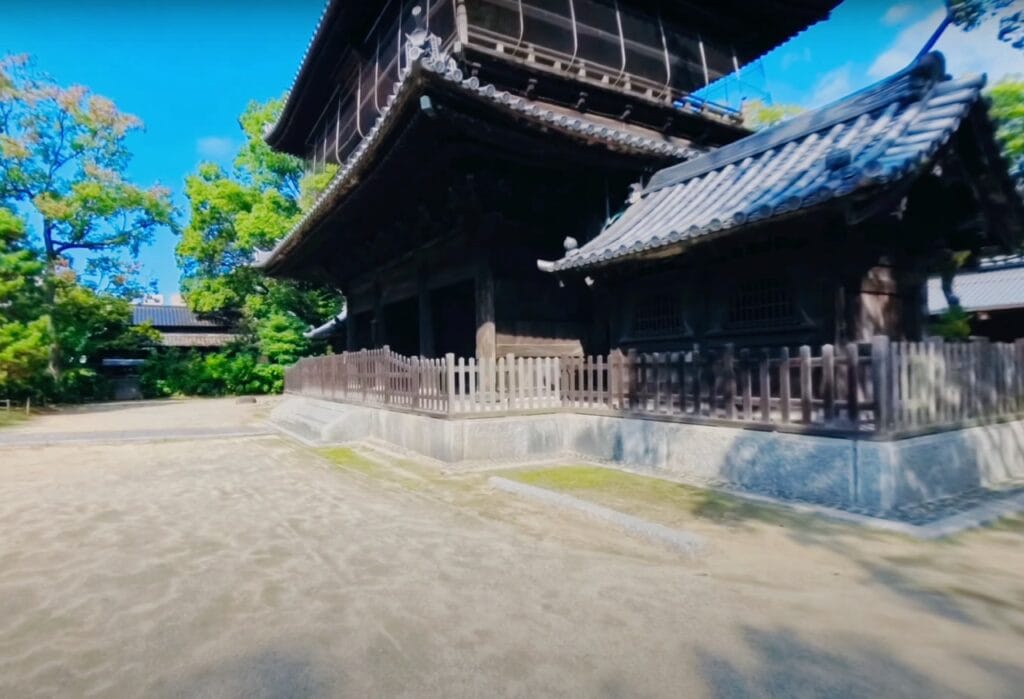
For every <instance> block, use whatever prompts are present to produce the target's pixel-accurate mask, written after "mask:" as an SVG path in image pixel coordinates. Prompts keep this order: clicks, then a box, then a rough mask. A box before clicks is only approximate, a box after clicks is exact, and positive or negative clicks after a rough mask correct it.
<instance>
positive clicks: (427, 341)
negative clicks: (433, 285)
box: [416, 269, 434, 357]
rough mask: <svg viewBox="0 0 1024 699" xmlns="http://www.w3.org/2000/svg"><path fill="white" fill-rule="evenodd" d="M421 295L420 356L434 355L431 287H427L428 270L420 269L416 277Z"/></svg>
mask: <svg viewBox="0 0 1024 699" xmlns="http://www.w3.org/2000/svg"><path fill="white" fill-rule="evenodd" d="M416 286H417V295H418V297H419V324H420V325H419V330H420V332H419V337H420V356H422V357H433V356H434V314H433V309H432V308H431V306H430V289H429V288H428V287H427V274H426V270H422V269H421V270H420V272H419V274H418V275H417V279H416Z"/></svg>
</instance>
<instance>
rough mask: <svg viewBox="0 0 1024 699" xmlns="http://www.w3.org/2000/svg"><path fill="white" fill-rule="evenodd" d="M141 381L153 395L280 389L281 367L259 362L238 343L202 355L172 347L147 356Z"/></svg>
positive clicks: (197, 394) (220, 394) (203, 394)
mask: <svg viewBox="0 0 1024 699" xmlns="http://www.w3.org/2000/svg"><path fill="white" fill-rule="evenodd" d="M140 382H141V385H142V392H143V394H144V395H146V396H149V397H155V398H162V397H167V396H176V395H190V396H223V395H237V394H244V395H249V394H261V393H280V392H281V390H282V389H283V388H284V367H282V366H280V365H277V364H265V363H260V362H259V360H258V358H257V357H256V356H255V355H254V354H252V353H251V352H249V351H246V349H245V348H239V347H235V348H230V349H228V350H225V351H221V352H215V353H213V354H205V355H204V354H200V353H199V352H196V351H195V350H190V351H187V352H183V351H180V350H177V349H171V350H166V351H161V352H156V353H154V354H153V355H151V356H150V358H149V359H148V360H147V361H146V363H145V364H144V365H143V367H142V372H141V376H140Z"/></svg>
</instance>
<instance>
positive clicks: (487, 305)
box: [474, 260, 498, 359]
mask: <svg viewBox="0 0 1024 699" xmlns="http://www.w3.org/2000/svg"><path fill="white" fill-rule="evenodd" d="M474 286H475V287H476V356H477V358H479V359H495V357H496V356H497V354H498V337H497V330H496V328H495V325H494V275H493V274H492V272H491V267H490V265H489V264H488V263H487V261H486V260H481V261H480V262H479V263H478V265H477V270H476V284H475V285H474Z"/></svg>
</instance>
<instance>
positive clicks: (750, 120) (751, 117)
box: [743, 99, 804, 131]
mask: <svg viewBox="0 0 1024 699" xmlns="http://www.w3.org/2000/svg"><path fill="white" fill-rule="evenodd" d="M802 111H804V110H803V108H801V107H798V106H796V105H794V104H768V103H766V102H764V101H762V100H758V99H753V100H746V101H745V102H744V103H743V123H744V125H745V126H747V127H749V128H751V129H753V130H754V131H760V130H761V129H767V128H768V127H769V126H774V125H775V124H778V123H779V122H781V121H785V120H786V119H789V118H790V117H793V116H796V115H797V114H799V113H800V112H802Z"/></svg>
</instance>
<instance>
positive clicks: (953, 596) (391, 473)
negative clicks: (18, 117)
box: [0, 401, 1024, 697]
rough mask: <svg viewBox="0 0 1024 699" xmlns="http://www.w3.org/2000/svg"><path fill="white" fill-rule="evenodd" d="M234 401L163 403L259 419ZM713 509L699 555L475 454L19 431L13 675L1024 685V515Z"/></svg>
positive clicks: (898, 692) (53, 686) (39, 691)
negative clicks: (846, 519)
mask: <svg viewBox="0 0 1024 699" xmlns="http://www.w3.org/2000/svg"><path fill="white" fill-rule="evenodd" d="M213 405H215V403H213V402H207V401H201V402H199V403H198V404H196V406H195V407H194V408H193V407H192V405H191V404H186V405H185V406H184V412H186V413H189V414H190V415H191V416H192V417H190V418H188V419H186V417H184V416H183V415H181V414H177V413H175V411H176V410H179V409H181V406H180V405H179V406H176V407H165V408H164V409H163V410H164V412H163V413H161V412H160V410H159V409H158V410H154V411H152V412H149V414H148V415H147V416H146V417H145V420H161V419H163V420H164V422H165V424H172V425H174V426H176V427H177V428H185V427H187V426H188V425H190V424H191V425H192V426H195V423H194V422H189V420H192V419H196V418H197V416H200V415H202V416H205V417H202V418H201V419H202V420H205V421H207V426H212V425H213V424H215V423H214V420H215V419H217V417H218V415H220V416H221V417H223V418H224V420H225V421H226V422H227V423H228V424H251V423H247V422H244V420H249V419H253V420H254V419H256V418H255V417H249V418H240V417H238V416H234V417H231V416H228V417H224V415H225V414H226V413H228V412H229V409H228V408H225V407H224V406H222V407H221V409H220V410H219V411H218V410H216V409H210V408H208V407H207V406H213ZM225 405H227V404H225ZM240 407H241V406H240ZM152 408H153V406H141V407H140V408H138V410H140V411H151V410H152ZM207 410H209V412H203V411H207ZM253 415H255V412H254V413H253ZM89 419H90V420H92V419H94V418H89ZM125 419H130V420H138V421H139V423H140V424H141V422H142V419H140V418H138V416H137V415H133V416H132V417H130V418H129V417H126V418H125ZM238 421H241V422H238ZM73 424H74V420H71V421H70V422H69V423H68V426H69V427H68V428H69V429H72V428H71V425H73ZM94 424H95V423H94ZM92 429H96V427H95V426H93V427H92ZM49 431H52V426H51V427H50V428H49ZM482 480H483V477H480V481H482ZM689 524H691V525H692V526H693V527H694V528H695V529H696V530H699V531H700V533H701V534H702V535H704V536H707V537H708V538H709V539H710V541H711V546H710V550H709V552H708V553H707V554H706V555H705V556H703V557H701V558H698V559H696V560H687V559H685V558H682V557H680V556H676V555H674V554H671V553H669V552H667V551H665V550H662V549H659V548H657V547H655V546H653V545H648V544H645V543H642V542H638V541H637V540H634V539H630V538H628V537H626V536H625V535H622V534H621V533H619V532H617V531H615V530H613V529H611V528H607V527H603V526H600V525H595V524H593V523H591V522H589V521H587V520H583V519H579V518H576V517H574V516H571V515H563V514H560V513H556V512H552V511H550V510H547V509H545V508H543V507H540V506H535V505H532V504H530V503H526V502H520V501H518V500H516V499H515V498H512V497H510V496H505V495H502V494H498V493H491V492H488V491H487V490H486V488H485V486H482V485H481V484H480V482H478V481H477V480H474V479H472V478H469V479H462V480H452V479H448V480H445V479H440V478H438V477H436V475H435V474H431V473H430V471H429V469H426V468H417V467H414V466H412V465H409V464H402V463H398V462H395V463H394V464H392V465H388V464H387V463H385V464H384V465H382V464H381V463H380V462H378V461H373V460H370V461H366V462H355V463H352V464H350V465H348V466H346V467H344V468H340V467H338V466H336V465H334V464H332V463H331V462H330V461H328V460H326V459H324V458H323V457H322V456H320V455H318V454H317V453H315V452H313V451H311V450H309V449H306V448H303V447H300V446H297V445H295V444H293V443H291V442H288V441H285V440H283V439H280V438H277V437H254V438H246V439H224V440H205V441H195V442H191V441H178V442H162V443H154V444H124V445H85V446H82V445H76V446H54V447H46V448H35V449H12V448H7V449H5V450H2V451H0V532H3V535H2V536H0V696H18V697H27V696H103V697H112V696H113V697H117V696H174V697H196V696H217V697H219V696H238V697H254V696H255V697H260V696H265V697H282V696H288V697H318V696H359V697H361V696H410V697H411V696H416V697H419V696H444V697H456V696H530V697H535V696H553V695H557V696H566V695H570V696H641V697H646V696H649V697H660V696H666V697H680V696H685V697H702V696H713V697H734V696H735V697H752V696H779V697H793V696H830V697H835V696H885V697H901V696H908V697H909V696H922V697H924V696H928V697H933V696H996V697H998V696H1006V697H1010V696H1017V695H1018V694H1019V688H1020V687H1021V686H1024V666H1022V663H1021V655H1020V648H1021V647H1022V644H1024V581H1022V577H1024V576H1022V575H1021V571H1024V546H1022V544H1024V534H1022V532H1021V531H1020V529H1013V528H1009V529H1002V530H1000V529H993V530H988V531H984V532H976V533H974V534H971V535H967V536H965V537H962V538H961V539H958V540H957V541H955V542H942V543H929V544H924V543H918V542H908V541H903V540H900V539H896V538H893V537H881V536H878V535H868V534H865V533H863V532H860V531H857V530H850V529H846V528H837V527H822V528H821V529H818V528H814V527H811V528H805V527H791V526H783V525H780V524H777V523H776V524H772V523H767V522H763V521H750V522H743V521H737V522H732V523H729V524H723V523H714V522H710V523H709V522H706V521H692V522H689Z"/></svg>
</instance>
